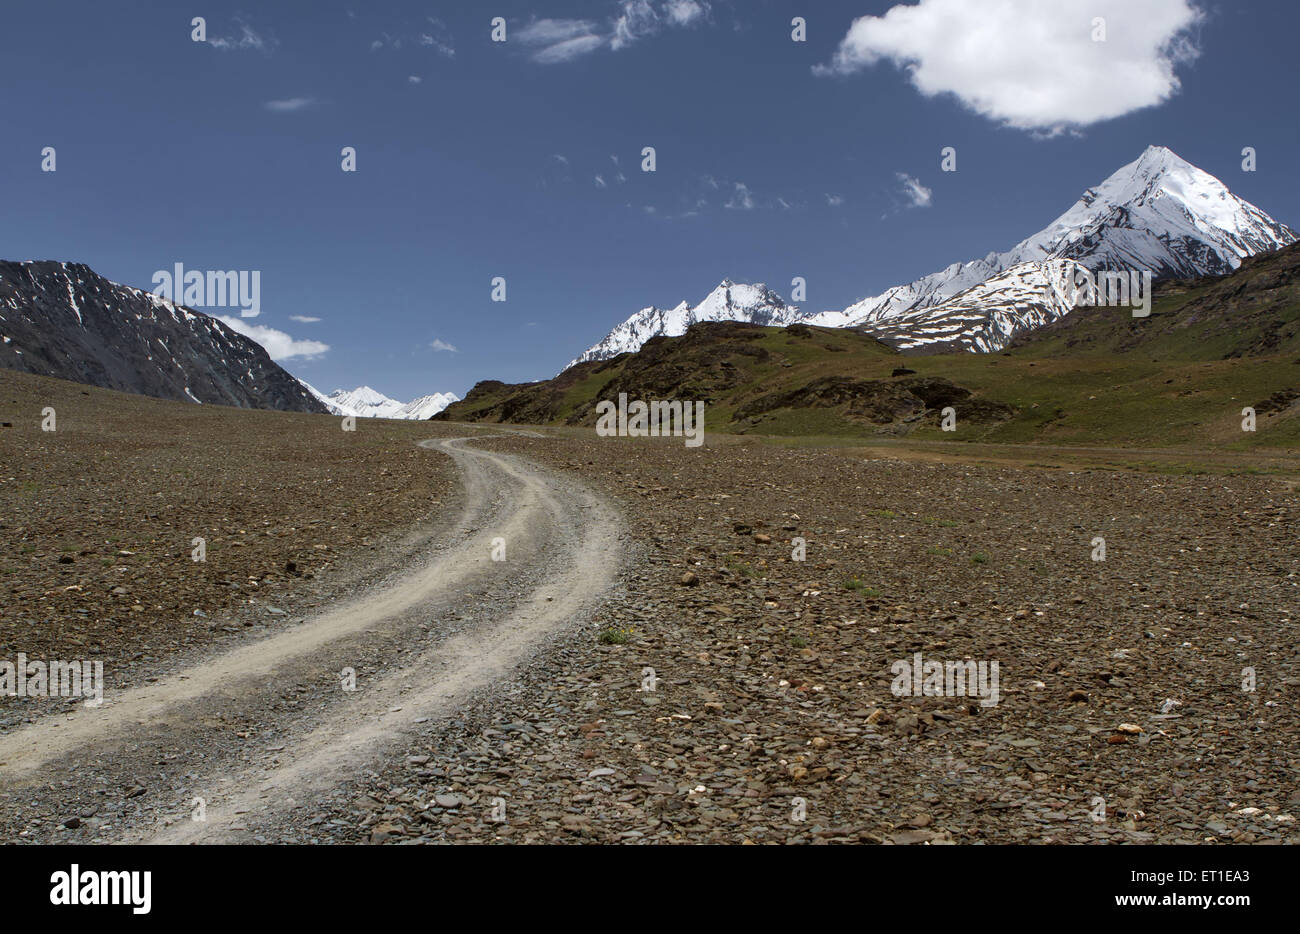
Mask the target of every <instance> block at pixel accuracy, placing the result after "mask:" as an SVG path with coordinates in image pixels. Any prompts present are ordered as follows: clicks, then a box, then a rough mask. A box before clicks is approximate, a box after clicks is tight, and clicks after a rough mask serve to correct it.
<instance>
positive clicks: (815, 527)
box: [298, 438, 1300, 843]
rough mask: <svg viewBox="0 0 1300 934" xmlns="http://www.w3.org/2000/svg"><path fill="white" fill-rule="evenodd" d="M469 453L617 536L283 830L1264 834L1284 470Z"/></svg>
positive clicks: (1118, 837) (1299, 799) (706, 452)
mask: <svg viewBox="0 0 1300 934" xmlns="http://www.w3.org/2000/svg"><path fill="white" fill-rule="evenodd" d="M485 443H486V444H490V445H493V446H498V447H500V448H501V449H503V450H512V451H516V452H518V453H522V454H525V455H526V456H528V457H530V458H533V459H535V460H537V461H540V462H542V463H549V464H551V465H553V466H555V467H557V468H561V469H564V470H569V471H576V472H579V473H581V474H582V475H583V476H584V477H585V478H586V479H587V480H588V482H591V483H594V484H595V485H597V486H598V487H599V488H601V489H603V490H604V491H605V492H606V493H607V494H608V495H610V496H611V497H612V498H613V499H615V500H616V501H617V502H619V503H621V504H622V505H623V507H624V509H625V511H626V514H627V516H628V519H629V521H630V522H631V523H632V525H633V531H634V533H635V536H636V537H637V538H638V539H639V540H640V541H641V542H643V543H644V553H643V554H642V555H641V557H640V558H639V559H638V560H637V561H636V562H634V564H635V566H634V567H633V568H632V570H631V572H630V579H629V583H628V585H627V587H626V589H625V590H623V591H620V592H618V593H614V594H611V596H610V599H609V602H608V604H607V606H606V607H605V608H604V611H603V612H602V613H601V614H600V618H599V619H597V620H596V621H595V622H594V623H593V624H592V625H590V626H588V627H587V629H586V631H585V632H584V633H583V634H582V635H581V637H579V638H574V639H572V640H570V641H568V642H567V643H566V644H562V645H560V646H558V647H557V648H555V649H554V650H553V651H552V652H551V653H550V654H549V655H548V656H547V657H545V658H543V659H539V660H538V661H537V662H536V663H535V664H534V665H533V666H532V667H531V668H529V669H528V670H527V671H526V672H524V673H523V674H522V675H521V676H520V677H519V678H518V679H517V680H515V681H513V682H512V683H509V684H507V685H503V686H502V687H501V689H500V690H498V691H497V692H495V693H493V694H491V695H490V696H483V697H481V698H480V699H479V702H478V703H477V704H476V705H474V706H472V707H470V708H468V709H466V711H465V713H464V716H463V717H462V718H461V719H460V720H459V721H458V722H457V723H456V724H454V725H453V727H452V728H451V729H448V730H442V731H440V732H439V733H438V734H437V735H435V736H432V737H430V738H429V740H428V741H426V742H423V743H419V744H415V745H413V746H412V747H411V748H410V749H408V750H407V755H406V758H405V760H404V762H401V761H395V762H394V763H393V764H392V765H391V767H390V768H389V769H387V770H385V771H383V772H382V774H381V773H373V774H371V775H370V776H369V777H368V778H367V779H365V780H362V781H358V782H356V783H355V784H354V785H353V786H352V787H350V788H348V789H344V790H342V791H341V792H340V794H339V795H337V796H336V797H335V798H334V800H333V802H325V803H324V807H323V808H322V809H321V810H320V812H319V813H318V814H317V815H316V816H315V817H313V818H312V819H311V820H310V821H309V827H308V828H307V837H308V838H310V839H318V840H323V839H330V840H349V841H362V840H370V841H382V842H387V843H394V842H468V841H474V842H493V841H495V842H553V841H571V842H591V841H600V842H706V841H707V842H730V843H746V842H748V843H769V842H807V843H818V842H881V843H1018V842H1034V843H1066V842H1088V843H1091V842H1113V843H1121V842H1135V843H1137V842H1140V843H1167V842H1169V843H1172V842H1204V843H1228V842H1238V843H1251V842H1255V843H1275V842H1294V839H1295V815H1296V814H1297V813H1298V812H1300V791H1297V787H1296V782H1295V775H1296V774H1297V766H1300V742H1298V740H1300V735H1298V734H1297V728H1298V727H1300V718H1298V717H1297V712H1296V700H1297V697H1298V696H1300V677H1297V675H1296V670H1297V669H1296V661H1297V648H1296V646H1297V631H1296V620H1295V615H1296V613H1297V611H1298V610H1300V591H1298V589H1297V588H1298V586H1300V579H1298V578H1297V574H1296V572H1297V564H1296V543H1295V528H1296V518H1297V516H1296V513H1297V506H1300V499H1298V498H1297V492H1296V488H1295V484H1294V483H1293V482H1290V481H1287V480H1282V479H1271V478H1257V477H1233V478H1223V477H1215V476H1196V477H1184V476H1167V475H1161V474H1150V473H1136V472H1132V473H1130V472H1122V471H1101V470H1094V471H1065V470H1047V469H1025V468H1013V467H974V466H966V465H962V464H957V463H904V462H900V461H897V460H892V459H868V458H867V457H864V456H861V455H860V454H855V453H854V452H851V451H842V452H835V451H819V450H805V451H787V450H779V449H775V448H771V447H763V446H758V445H724V446H720V447H705V448H701V449H696V450H686V449H684V448H683V447H681V446H680V444H677V443H671V442H643V441H629V440H622V439H595V438H593V439H591V440H586V441H583V440H569V441H565V442H564V443H562V444H557V443H556V442H555V441H554V439H545V440H541V439H522V438H520V439H510V440H506V441H503V440H497V441H491V442H485ZM1099 536H1100V537H1104V539H1105V545H1106V553H1105V560H1104V561H1094V560H1093V558H1092V556H1093V553H1094V549H1095V545H1094V543H1093V539H1094V538H1096V537H1099ZM796 538H803V539H804V540H805V541H806V555H805V560H803V561H797V560H793V558H792V553H793V551H794V544H793V542H794V539H796ZM916 652H921V653H923V656H924V658H926V659H938V660H962V659H974V660H984V661H994V660H996V661H997V662H998V663H999V673H1000V689H1001V690H1000V693H1001V700H1000V702H999V703H998V704H997V705H996V706H993V707H984V706H981V705H980V704H979V703H978V701H977V700H975V699H972V698H969V697H955V698H949V697H912V696H902V697H899V696H895V695H894V694H893V693H892V692H891V682H892V681H893V673H892V672H891V665H892V664H893V663H894V662H896V661H899V660H902V659H909V658H911V657H912V655H913V653H916ZM1248 668H1250V669H1253V670H1254V673H1255V674H1254V677H1255V689H1254V690H1253V691H1247V690H1243V679H1244V678H1245V677H1247V673H1246V672H1245V669H1248ZM649 669H653V675H654V677H655V678H656V679H657V681H656V682H655V684H654V690H653V691H649V690H645V689H644V686H645V684H646V682H645V678H646V676H647V675H648V674H649V673H650V672H649V671H648V670H649ZM1103 805H1104V806H1103ZM502 817H504V819H501V818H502ZM298 829H299V830H301V829H302V828H298Z"/></svg>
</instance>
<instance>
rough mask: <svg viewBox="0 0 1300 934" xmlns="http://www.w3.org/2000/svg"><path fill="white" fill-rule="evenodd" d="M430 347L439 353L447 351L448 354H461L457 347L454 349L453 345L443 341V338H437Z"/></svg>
mask: <svg viewBox="0 0 1300 934" xmlns="http://www.w3.org/2000/svg"><path fill="white" fill-rule="evenodd" d="M429 346H430V347H432V348H433V349H434V350H437V351H446V352H448V353H460V351H459V350H457V349H456V348H455V347H453V346H452V345H451V344H448V343H447V342H446V341H445V340H442V339H441V338H437V337H435V338H434V339H433V340H432V341H431V342H430V343H429Z"/></svg>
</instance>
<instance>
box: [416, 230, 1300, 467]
mask: <svg viewBox="0 0 1300 934" xmlns="http://www.w3.org/2000/svg"><path fill="white" fill-rule="evenodd" d="M899 369H906V370H909V371H914V372H912V373H905V374H900V375H894V374H895V371H896V370H899ZM949 384H953V385H952V390H953V391H954V392H956V393H957V394H958V395H960V394H961V393H962V392H964V391H965V390H969V391H970V393H972V394H973V395H971V396H970V397H969V398H968V399H966V400H965V401H964V402H957V403H956V404H955V407H956V408H957V410H958V413H959V418H958V430H957V431H956V432H943V431H941V430H940V426H939V417H938V411H939V409H940V408H941V407H942V405H944V404H947V402H946V401H945V392H947V389H946V388H945V387H948V385H949ZM936 387H937V389H938V392H937V394H936ZM814 390H815V391H814ZM1296 390H1300V247H1291V248H1288V249H1286V250H1282V251H1279V252H1277V253H1274V254H1269V255H1266V256H1261V257H1256V258H1254V259H1252V260H1248V261H1247V262H1246V263H1245V264H1244V265H1243V267H1242V269H1240V270H1238V271H1237V272H1235V273H1233V274H1230V275H1228V276H1224V277H1220V278H1217V279H1207V280H1199V281H1197V282H1193V283H1169V284H1166V285H1164V286H1162V287H1161V288H1160V289H1159V291H1158V293H1157V300H1156V301H1155V303H1154V304H1153V307H1152V313H1151V315H1150V317H1147V318H1140V319H1135V318H1133V317H1132V315H1131V313H1130V312H1129V311H1128V310H1127V309H1119V308H1093V309H1079V310H1077V311H1075V312H1073V313H1072V314H1070V315H1069V316H1067V317H1066V318H1064V319H1062V320H1061V321H1059V322H1057V323H1056V324H1054V325H1051V326H1049V327H1047V328H1043V329H1040V330H1039V331H1036V332H1034V333H1033V334H1031V335H1028V336H1027V337H1026V338H1024V339H1022V340H1021V341H1020V342H1018V343H1017V344H1016V345H1013V346H1012V347H1011V348H1010V349H1008V350H1007V351H1005V352H1003V353H1001V354H992V355H984V354H940V355H933V356H907V357H903V356H901V355H899V354H897V353H896V352H894V351H893V350H892V349H890V348H889V347H887V346H885V345H884V344H881V343H879V342H877V341H875V340H874V339H872V338H870V337H869V336H866V335H863V334H859V333H857V332H853V331H843V330H834V329H825V328H809V327H805V326H799V325H796V326H793V327H790V328H762V327H757V326H754V325H739V324H730V323H710V324H702V325H696V326H695V327H693V328H691V330H690V331H689V332H688V333H687V334H686V335H685V336H683V337H679V338H656V339H654V340H652V341H649V342H647V344H646V345H645V347H643V348H642V349H641V351H639V352H638V353H636V354H625V355H623V356H620V357H617V358H615V359H613V360H608V361H601V362H597V363H588V364H581V365H579V366H577V367H573V368H572V369H570V370H568V371H566V372H565V373H563V374H561V375H560V376H558V377H556V378H555V379H553V380H548V381H545V382H541V383H530V384H520V385H513V386H511V385H506V384H503V383H480V384H479V385H478V386H476V387H475V388H474V390H473V391H472V392H471V393H470V394H469V395H468V396H467V397H466V399H465V400H464V401H463V402H460V403H457V404H455V405H453V406H451V407H450V408H449V409H447V410H446V412H444V413H443V414H442V416H440V417H443V418H447V419H452V420H465V421H515V422H527V423H536V424H586V425H590V424H594V421H595V417H594V412H593V409H594V406H595V403H596V402H597V401H599V400H601V399H614V398H616V397H617V394H618V393H619V392H627V393H628V395H629V398H632V399H636V398H641V399H683V400H703V401H704V402H705V403H706V404H707V409H706V411H707V425H708V430H709V431H715V432H731V433H738V434H746V433H753V434H765V435H788V436H796V437H797V436H827V437H862V438H868V437H874V436H882V435H883V436H895V437H897V436H906V437H912V438H933V439H937V440H945V441H963V440H964V441H971V440H981V441H997V442H1044V443H1056V444H1106V445H1132V446H1157V447H1164V446H1179V445H1198V446H1206V445H1208V446H1212V447H1222V448H1225V449H1251V448H1255V447H1266V448H1282V449H1288V448H1300V402H1297V400H1296V399H1292V398H1290V397H1289V392H1288V391H1296ZM786 395H792V396H793V397H794V398H792V399H790V400H788V402H789V404H782V405H776V406H773V405H772V402H773V400H774V399H778V398H781V397H784V396H786ZM915 395H920V396H922V397H923V400H924V406H923V411H920V410H916V409H915V406H914V405H913V407H912V408H909V401H908V400H911V403H915V401H916V400H915V398H914V396H915ZM1270 397H1273V402H1272V403H1271V404H1270V403H1269V402H1268V401H1267V400H1269V399H1270ZM999 404H1000V405H999ZM1248 405H1249V406H1255V407H1257V408H1258V409H1259V414H1258V430H1257V431H1255V432H1253V433H1248V432H1243V431H1242V430H1241V410H1242V408H1243V407H1245V406H1248ZM1000 406H1005V407H1006V410H1005V411H1002V410H1001V408H1000ZM882 411H883V412H885V413H886V414H885V416H883V417H880V413H881V412H882ZM966 415H969V417H964V416H966Z"/></svg>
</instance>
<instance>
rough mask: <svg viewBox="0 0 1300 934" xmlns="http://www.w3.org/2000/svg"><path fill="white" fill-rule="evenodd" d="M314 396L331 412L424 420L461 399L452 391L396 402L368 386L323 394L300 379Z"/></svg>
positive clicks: (335, 413) (360, 416)
mask: <svg viewBox="0 0 1300 934" xmlns="http://www.w3.org/2000/svg"><path fill="white" fill-rule="evenodd" d="M299 382H301V383H302V384H303V386H305V387H306V389H307V391H308V392H310V393H311V394H312V395H313V396H314V397H315V398H316V399H318V400H320V402H321V403H322V404H323V405H324V406H325V407H326V408H328V409H329V411H330V414H331V415H355V416H357V417H358V418H406V419H418V420H421V421H423V420H426V419H429V418H432V417H433V416H434V415H435V414H436V413H438V412H441V411H442V410H443V409H445V408H446V407H447V406H449V405H451V404H452V403H453V402H459V401H460V399H459V397H458V396H457V395H456V394H455V393H451V392H435V393H434V394H433V395H431V396H421V397H420V398H418V399H415V400H413V401H411V402H398V401H397V400H396V399H390V398H389V397H388V396H386V395H384V394H383V393H382V392H378V391H376V390H374V389H371V388H370V387H369V386H358V387H357V388H356V389H350V390H344V389H336V390H334V391H333V392H332V393H330V394H329V395H325V394H324V393H322V392H321V391H320V390H318V389H316V388H315V387H314V386H312V385H311V384H309V383H306V382H303V381H302V380H299Z"/></svg>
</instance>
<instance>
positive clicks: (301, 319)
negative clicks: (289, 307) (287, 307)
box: [289, 315, 320, 324]
mask: <svg viewBox="0 0 1300 934" xmlns="http://www.w3.org/2000/svg"><path fill="white" fill-rule="evenodd" d="M289 320H290V321H297V322H298V323H299V324H315V323H316V322H317V321H319V320H320V318H313V317H312V316H311V315H290V316H289Z"/></svg>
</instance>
